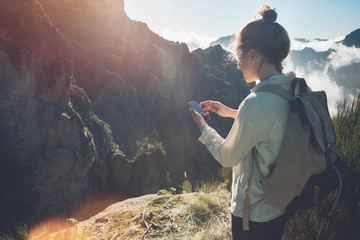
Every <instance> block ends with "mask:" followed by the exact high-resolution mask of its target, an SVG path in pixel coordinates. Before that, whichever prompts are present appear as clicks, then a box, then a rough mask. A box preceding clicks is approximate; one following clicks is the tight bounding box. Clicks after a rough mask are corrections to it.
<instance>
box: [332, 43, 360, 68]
mask: <svg viewBox="0 0 360 240" xmlns="http://www.w3.org/2000/svg"><path fill="white" fill-rule="evenodd" d="M332 49H333V50H334V52H332V53H331V54H330V55H329V60H330V64H331V66H332V68H333V69H334V70H337V69H338V68H340V67H343V66H346V65H350V64H351V63H356V62H360V48H355V47H347V46H345V45H343V44H340V43H339V44H335V45H334V46H333V47H332Z"/></svg>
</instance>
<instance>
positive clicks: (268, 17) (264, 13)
mask: <svg viewBox="0 0 360 240" xmlns="http://www.w3.org/2000/svg"><path fill="white" fill-rule="evenodd" d="M259 14H260V15H261V17H262V21H263V22H265V23H274V22H276V19H277V12H276V9H275V8H273V9H271V8H270V7H269V5H264V6H263V7H262V8H261V9H260V10H259Z"/></svg>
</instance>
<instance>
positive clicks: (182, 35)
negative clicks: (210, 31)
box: [159, 28, 216, 51]
mask: <svg viewBox="0 0 360 240" xmlns="http://www.w3.org/2000/svg"><path fill="white" fill-rule="evenodd" d="M159 35H160V36H162V37H163V38H165V39H167V40H171V41H178V42H184V43H186V44H187V45H188V47H189V49H190V51H193V50H195V49H197V48H203V49H204V48H208V47H210V42H212V41H214V40H215V39H216V38H214V37H204V36H200V35H199V34H197V33H194V32H188V31H185V30H182V31H179V32H176V31H173V30H171V29H168V28H167V29H164V30H162V31H161V32H160V34H159Z"/></svg>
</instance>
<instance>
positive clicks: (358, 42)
mask: <svg viewBox="0 0 360 240" xmlns="http://www.w3.org/2000/svg"><path fill="white" fill-rule="evenodd" d="M342 43H343V44H344V45H345V46H348V47H353V46H355V47H356V48H360V28H358V29H356V30H355V31H353V32H351V33H350V34H349V35H346V37H345V39H344V40H343V41H342Z"/></svg>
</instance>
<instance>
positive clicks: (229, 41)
mask: <svg viewBox="0 0 360 240" xmlns="http://www.w3.org/2000/svg"><path fill="white" fill-rule="evenodd" d="M235 38H236V35H235V34H233V35H229V36H225V37H221V38H219V39H217V40H215V41H213V42H211V43H210V46H215V45H217V44H219V45H221V46H222V47H223V48H225V49H230V48H231V47H232V45H233V41H234V40H235Z"/></svg>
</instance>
